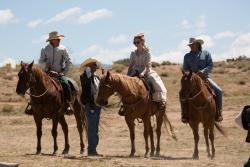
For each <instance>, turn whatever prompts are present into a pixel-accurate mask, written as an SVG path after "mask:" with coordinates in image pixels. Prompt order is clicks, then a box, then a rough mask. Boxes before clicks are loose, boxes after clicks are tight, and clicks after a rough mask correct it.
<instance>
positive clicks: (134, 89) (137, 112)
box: [96, 71, 175, 157]
mask: <svg viewBox="0 0 250 167" xmlns="http://www.w3.org/2000/svg"><path fill="white" fill-rule="evenodd" d="M114 92H117V93H118V94H119V95H120V96H121V97H122V99H121V101H122V103H123V108H124V110H125V121H126V123H127V125H128V127H129V131H130V139H131V153H130V156H134V154H135V123H134V121H135V119H136V118H140V119H142V121H143V125H144V133H143V134H144V138H145V144H146V146H145V149H146V152H145V157H146V156H147V154H148V152H149V146H148V136H150V141H151V152H150V156H153V155H154V152H155V146H154V136H153V128H152V126H151V122H150V118H151V116H153V115H155V116H156V123H157V128H156V133H157V146H156V156H159V155H160V137H161V127H162V123H163V122H164V123H166V124H168V125H169V127H170V132H171V135H172V137H175V136H174V134H173V131H172V126H171V124H170V122H169V120H168V118H167V115H166V112H165V110H164V111H159V110H158V109H157V106H156V105H155V104H154V102H153V101H152V99H151V96H149V93H148V91H147V89H146V87H145V85H144V84H143V82H142V81H141V80H140V79H138V78H136V77H128V76H125V75H121V74H114V73H110V72H109V71H108V72H107V74H106V75H104V76H103V77H102V78H101V82H100V86H99V93H98V97H97V100H96V101H97V103H98V104H100V105H103V104H104V103H105V102H106V101H107V100H108V98H109V97H110V96H111V95H112V94H113V93H114Z"/></svg>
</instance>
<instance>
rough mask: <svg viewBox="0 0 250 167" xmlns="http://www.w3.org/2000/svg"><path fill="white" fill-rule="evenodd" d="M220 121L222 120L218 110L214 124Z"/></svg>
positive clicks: (220, 112) (220, 111)
mask: <svg viewBox="0 0 250 167" xmlns="http://www.w3.org/2000/svg"><path fill="white" fill-rule="evenodd" d="M222 120H223V117H222V110H221V109H219V110H217V111H216V116H215V121H216V122H221V121H222Z"/></svg>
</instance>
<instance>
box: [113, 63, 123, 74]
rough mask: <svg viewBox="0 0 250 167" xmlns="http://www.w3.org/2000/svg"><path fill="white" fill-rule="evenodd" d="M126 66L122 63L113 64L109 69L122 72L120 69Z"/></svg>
mask: <svg viewBox="0 0 250 167" xmlns="http://www.w3.org/2000/svg"><path fill="white" fill-rule="evenodd" d="M125 68H126V66H125V65H122V64H113V65H112V67H111V69H112V70H113V71H115V72H117V73H122V71H123V70H124V69H125Z"/></svg>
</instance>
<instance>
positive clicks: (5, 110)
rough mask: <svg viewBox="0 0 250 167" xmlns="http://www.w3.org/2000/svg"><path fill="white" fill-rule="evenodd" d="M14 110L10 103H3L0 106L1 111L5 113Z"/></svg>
mask: <svg viewBox="0 0 250 167" xmlns="http://www.w3.org/2000/svg"><path fill="white" fill-rule="evenodd" d="M13 111H14V107H13V106H12V105H8V104H6V105H4V106H3V108H2V112H5V113H10V112H13Z"/></svg>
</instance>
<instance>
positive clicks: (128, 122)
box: [125, 116, 135, 157]
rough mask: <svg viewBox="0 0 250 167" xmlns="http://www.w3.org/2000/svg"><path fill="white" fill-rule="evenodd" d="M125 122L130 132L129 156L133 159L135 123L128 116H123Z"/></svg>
mask: <svg viewBox="0 0 250 167" xmlns="http://www.w3.org/2000/svg"><path fill="white" fill-rule="evenodd" d="M125 121H126V123H127V125H128V128H129V132H130V141H131V152H130V155H129V156H130V157H133V156H134V155H135V123H134V120H131V118H130V117H128V116H125Z"/></svg>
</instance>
